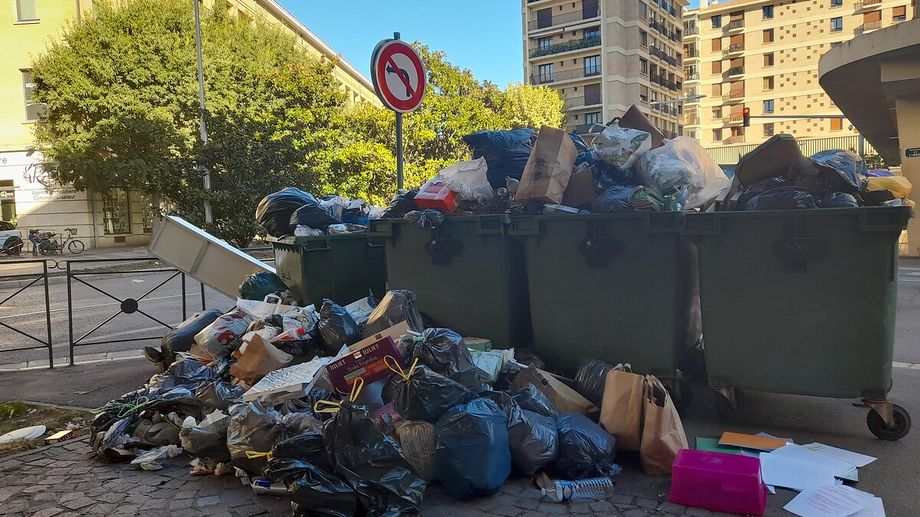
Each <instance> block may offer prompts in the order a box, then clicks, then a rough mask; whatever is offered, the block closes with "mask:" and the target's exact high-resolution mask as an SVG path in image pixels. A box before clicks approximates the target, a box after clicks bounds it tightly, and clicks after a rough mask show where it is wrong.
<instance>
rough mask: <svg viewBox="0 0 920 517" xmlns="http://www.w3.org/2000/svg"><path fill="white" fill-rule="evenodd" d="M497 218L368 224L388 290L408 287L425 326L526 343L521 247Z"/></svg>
mask: <svg viewBox="0 0 920 517" xmlns="http://www.w3.org/2000/svg"><path fill="white" fill-rule="evenodd" d="M508 223H509V218H508V217H507V216H505V215H482V216H448V217H447V218H446V219H445V220H444V222H443V223H442V224H441V225H440V226H439V227H438V228H419V227H418V226H417V225H416V224H415V223H413V222H410V221H405V220H402V219H381V220H378V221H371V235H373V236H379V237H382V238H383V239H384V241H385V248H386V264H387V280H388V287H389V288H390V289H409V290H410V291H412V292H414V293H415V295H416V306H417V307H418V308H419V310H420V311H421V312H422V313H423V314H424V315H425V316H426V317H427V318H428V319H430V320H431V321H432V323H433V325H435V326H440V327H448V328H451V329H454V330H456V331H457V332H459V333H460V334H461V335H463V336H467V337H479V338H486V339H490V340H491V341H492V343H493V345H494V346H495V347H496V348H506V347H514V346H524V345H527V344H529V343H530V340H531V331H530V312H529V308H528V304H527V276H526V272H525V270H524V249H523V247H522V246H521V244H520V243H519V242H517V241H515V240H514V239H512V238H510V237H509V236H508V235H507V230H508Z"/></svg>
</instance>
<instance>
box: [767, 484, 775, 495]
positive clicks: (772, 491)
mask: <svg viewBox="0 0 920 517" xmlns="http://www.w3.org/2000/svg"><path fill="white" fill-rule="evenodd" d="M767 492H770V493H771V494H773V495H776V487H774V486H773V485H767Z"/></svg>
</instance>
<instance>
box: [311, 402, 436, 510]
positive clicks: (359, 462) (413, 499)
mask: <svg viewBox="0 0 920 517" xmlns="http://www.w3.org/2000/svg"><path fill="white" fill-rule="evenodd" d="M323 440H324V441H325V444H326V450H327V451H328V455H329V458H330V460H331V461H332V463H333V464H334V466H335V472H336V474H338V475H340V476H341V477H342V478H343V479H345V480H346V481H347V482H348V483H349V484H350V485H351V486H352V487H353V488H354V489H355V491H356V492H358V499H359V501H360V502H361V505H362V506H363V507H364V509H365V511H366V512H367V514H368V515H401V514H416V513H418V511H419V506H420V505H421V503H422V496H423V495H424V492H425V480H424V479H422V477H421V476H420V475H419V474H418V473H416V472H415V470H413V469H412V467H411V466H410V465H409V462H408V461H406V458H404V457H403V455H402V453H401V451H400V448H399V445H398V444H397V443H396V441H395V440H394V439H393V438H391V437H390V436H389V435H387V434H386V433H384V432H383V430H382V429H381V428H380V427H378V425H377V424H376V423H375V422H374V420H373V419H372V418H371V417H370V414H369V413H368V410H367V408H366V407H364V406H361V405H357V404H353V403H351V402H348V401H346V402H342V404H341V406H340V408H339V410H338V412H336V414H335V416H334V417H333V418H332V419H331V420H329V421H328V422H327V423H326V425H325V428H324V429H323Z"/></svg>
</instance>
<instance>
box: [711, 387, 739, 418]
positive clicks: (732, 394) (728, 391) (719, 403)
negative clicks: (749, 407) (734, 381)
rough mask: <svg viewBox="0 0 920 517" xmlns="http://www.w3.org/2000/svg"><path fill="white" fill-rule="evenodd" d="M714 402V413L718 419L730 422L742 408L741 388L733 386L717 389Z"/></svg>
mask: <svg viewBox="0 0 920 517" xmlns="http://www.w3.org/2000/svg"><path fill="white" fill-rule="evenodd" d="M733 399H734V400H733ZM715 400H716V413H718V415H719V416H720V417H722V418H724V419H726V420H730V419H732V418H734V417H735V416H736V415H737V414H738V412H739V411H740V410H741V408H743V407H744V392H743V391H741V388H736V387H734V386H731V387H725V388H717V389H716V393H715Z"/></svg>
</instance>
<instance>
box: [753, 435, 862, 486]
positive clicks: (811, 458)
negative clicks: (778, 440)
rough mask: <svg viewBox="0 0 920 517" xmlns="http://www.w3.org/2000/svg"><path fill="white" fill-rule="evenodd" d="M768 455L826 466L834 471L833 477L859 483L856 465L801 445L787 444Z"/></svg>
mask: <svg viewBox="0 0 920 517" xmlns="http://www.w3.org/2000/svg"><path fill="white" fill-rule="evenodd" d="M770 454H779V455H780V456H785V457H787V458H792V459H796V460H801V461H806V462H809V463H816V464H820V465H826V466H828V467H830V468H832V469H834V476H835V477H839V478H841V479H847V480H849V481H859V475H858V474H857V471H856V465H853V464H852V463H847V462H845V461H841V460H838V459H835V458H832V457H830V456H826V455H824V454H820V453H818V452H816V451H813V450H811V449H808V448H805V447H803V446H801V445H794V444H789V445H786V446H785V447H780V448H779V449H776V450H774V451H773V452H771V453H770Z"/></svg>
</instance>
